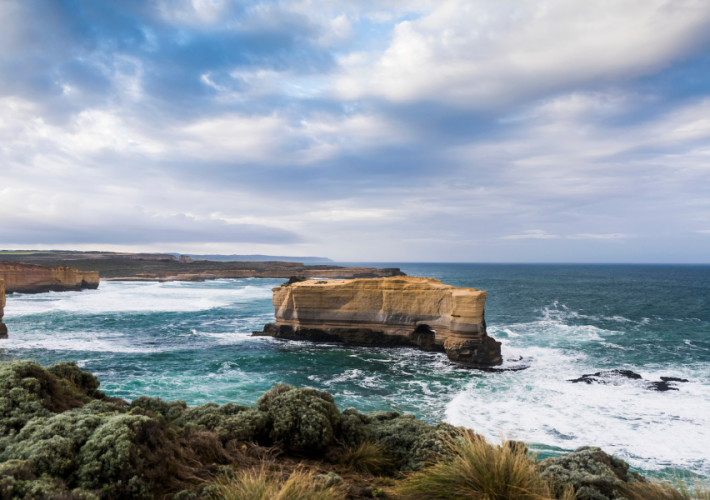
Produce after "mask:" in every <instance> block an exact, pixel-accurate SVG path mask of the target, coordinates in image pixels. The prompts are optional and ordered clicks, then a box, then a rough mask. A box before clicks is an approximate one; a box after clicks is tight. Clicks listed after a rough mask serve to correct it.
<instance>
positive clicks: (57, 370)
mask: <svg viewBox="0 0 710 500" xmlns="http://www.w3.org/2000/svg"><path fill="white" fill-rule="evenodd" d="M47 371H48V372H49V373H51V374H52V375H54V376H55V377H57V378H61V379H64V380H66V381H68V382H70V383H72V384H73V385H74V386H75V387H77V388H78V389H80V390H82V391H84V392H85V393H86V394H87V395H93V393H94V391H96V390H97V389H98V388H99V385H100V382H99V379H97V378H96V377H95V376H94V375H92V374H91V373H89V372H85V371H82V370H81V368H79V367H78V366H77V365H76V363H74V362H71V361H60V362H58V363H54V364H53V365H52V366H50V367H49V368H47Z"/></svg>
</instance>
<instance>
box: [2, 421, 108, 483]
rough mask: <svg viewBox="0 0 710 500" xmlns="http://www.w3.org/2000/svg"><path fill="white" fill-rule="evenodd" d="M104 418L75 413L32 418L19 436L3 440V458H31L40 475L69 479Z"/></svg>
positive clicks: (35, 471) (30, 460) (34, 468)
mask: <svg viewBox="0 0 710 500" xmlns="http://www.w3.org/2000/svg"><path fill="white" fill-rule="evenodd" d="M103 420H104V419H102V418H101V417H100V416H96V415H86V414H76V413H74V412H66V413H62V414H59V415H53V416H52V417H50V418H35V419H32V420H31V421H30V422H29V423H28V424H27V425H25V426H24V427H23V428H22V430H21V431H20V432H19V433H17V434H16V435H13V436H9V437H5V438H2V439H0V460H27V461H29V462H30V463H32V472H34V473H35V474H37V475H41V474H49V475H51V476H56V477H60V478H68V477H69V476H70V475H72V474H73V473H74V472H75V471H76V469H77V468H78V466H79V463H78V461H77V454H78V452H79V450H80V448H81V447H82V446H83V445H84V444H85V443H86V442H87V441H88V440H89V438H90V437H91V435H92V434H93V432H94V431H95V430H96V429H97V428H98V427H99V426H101V424H102V423H103Z"/></svg>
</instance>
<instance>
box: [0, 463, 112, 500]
mask: <svg viewBox="0 0 710 500" xmlns="http://www.w3.org/2000/svg"><path fill="white" fill-rule="evenodd" d="M0 499H1V500H10V499H14V500H99V499H98V497H97V496H96V495H95V494H94V493H92V492H88V491H84V490H81V489H75V490H73V491H69V490H68V489H67V487H66V485H65V484H64V482H63V481H62V480H61V479H57V478H51V477H48V476H43V477H41V478H39V479H38V478H37V477H36V476H35V475H34V474H33V473H32V464H31V463H30V462H26V461H21V460H10V461H8V462H3V463H0Z"/></svg>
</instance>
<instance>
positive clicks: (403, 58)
mask: <svg viewBox="0 0 710 500" xmlns="http://www.w3.org/2000/svg"><path fill="white" fill-rule="evenodd" d="M708 36H710V2H707V1H705V0H676V1H672V2H671V1H668V0H616V1H614V2H588V1H584V0H575V1H570V0H547V1H544V2H540V1H535V0H524V1H520V0H500V1H496V2H491V1H486V0H476V1H463V0H444V1H442V2H439V3H438V4H437V7H436V8H434V9H433V10H431V11H430V12H429V13H428V15H425V16H423V17H421V18H419V19H416V20H414V21H403V22H400V23H399V24H397V26H396V27H395V29H394V37H393V40H392V43H391V44H390V46H389V47H388V48H387V49H386V51H385V52H384V53H383V54H382V55H381V57H379V58H378V59H377V61H376V62H375V63H369V62H366V63H364V64H357V63H356V62H353V60H352V59H349V58H344V59H343V60H342V64H343V75H342V76H341V77H340V78H339V79H338V80H337V81H336V83H335V87H336V89H337V93H338V95H340V96H342V97H344V98H348V99H357V98H361V97H364V96H368V95H372V96H383V97H386V98H387V99H389V100H392V101H397V102H406V101H414V100H419V99H433V100H440V101H446V102H450V103H452V104H456V105H457V106H473V107H484V108H489V107H492V106H496V105H501V104H506V103H510V102H515V101H517V100H518V99H520V98H522V97H525V96H533V97H534V96H536V95H544V93H545V92H550V91H557V90H561V89H565V88H570V87H571V86H575V85H580V84H585V83H591V82H597V81H600V80H605V81H609V80H619V79H624V78H629V77H636V76H640V75H645V74H650V73H653V72H655V71H657V70H659V69H660V68H663V67H664V66H666V65H668V64H669V63H670V62H672V61H674V60H676V59H677V58H679V57H684V56H686V55H687V54H688V53H689V52H690V51H693V50H694V49H696V48H697V47H698V46H699V45H700V44H701V43H702V42H703V41H704V40H707V38H708Z"/></svg>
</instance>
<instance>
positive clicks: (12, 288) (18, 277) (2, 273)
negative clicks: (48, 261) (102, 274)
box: [0, 261, 99, 293]
mask: <svg viewBox="0 0 710 500" xmlns="http://www.w3.org/2000/svg"><path fill="white" fill-rule="evenodd" d="M0 279H2V280H4V281H5V291H6V292H7V293H15V292H19V293H42V292H66V291H79V290H82V289H85V288H92V289H94V288H98V287H99V273H98V272H96V271H80V270H79V269H75V268H73V267H69V266H57V267H47V266H41V265H38V264H26V263H23V262H12V261H0Z"/></svg>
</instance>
